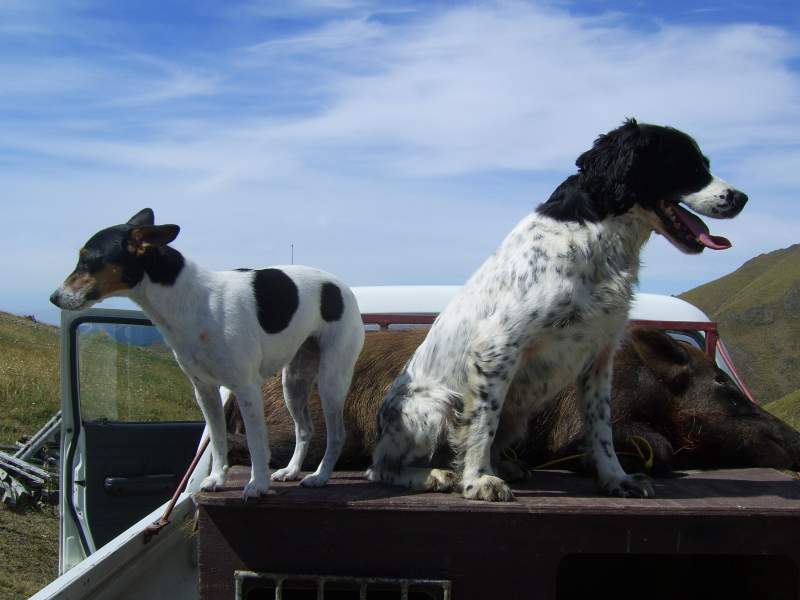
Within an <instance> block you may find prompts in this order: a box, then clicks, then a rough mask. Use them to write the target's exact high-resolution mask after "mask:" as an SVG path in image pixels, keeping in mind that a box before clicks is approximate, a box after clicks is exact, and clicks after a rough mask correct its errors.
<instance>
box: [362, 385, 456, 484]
mask: <svg viewBox="0 0 800 600" xmlns="http://www.w3.org/2000/svg"><path fill="white" fill-rule="evenodd" d="M409 380H410V377H409V375H408V373H403V374H402V375H400V377H398V379H397V380H395V383H394V385H393V386H392V388H391V389H390V390H389V392H388V394H387V395H386V398H384V401H383V404H382V406H381V410H380V414H379V417H378V422H379V429H380V439H379V440H378V443H377V445H376V446H375V450H374V451H373V454H372V466H371V467H370V468H369V469H368V470H367V472H366V477H367V479H369V480H370V481H377V482H383V483H388V484H390V485H397V486H402V487H407V488H410V489H413V490H422V491H436V492H450V491H452V490H453V488H454V487H455V485H456V483H457V478H456V475H455V473H454V472H453V471H451V470H446V469H437V468H430V467H418V466H411V465H412V464H413V463H419V462H427V463H428V464H430V463H431V462H432V457H433V456H434V454H435V453H436V452H437V451H438V450H440V449H441V447H442V446H445V447H446V444H447V438H446V432H447V429H448V421H449V420H450V419H451V418H452V415H453V412H454V404H455V403H456V402H455V400H454V398H453V395H452V394H451V393H449V392H448V391H447V390H445V389H442V388H440V387H437V386H435V385H431V386H426V385H422V384H420V385H415V386H411V385H410V383H409Z"/></svg>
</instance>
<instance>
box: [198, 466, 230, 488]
mask: <svg viewBox="0 0 800 600" xmlns="http://www.w3.org/2000/svg"><path fill="white" fill-rule="evenodd" d="M223 485H225V471H217V472H215V473H211V474H210V475H209V476H208V477H206V478H205V479H203V481H202V482H201V483H200V489H201V490H202V491H204V492H215V491H217V490H218V489H220V488H221V487H222V486H223Z"/></svg>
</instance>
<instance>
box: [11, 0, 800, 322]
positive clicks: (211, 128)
mask: <svg viewBox="0 0 800 600" xmlns="http://www.w3.org/2000/svg"><path fill="white" fill-rule="evenodd" d="M276 6H277V5H276V4H273V3H250V4H246V5H244V8H242V7H241V6H240V7H239V8H238V9H236V10H239V17H237V19H239V20H237V19H228V20H225V21H222V22H221V24H220V26H223V25H224V26H225V27H231V28H234V29H232V30H231V31H229V32H227V39H229V40H230V41H229V42H228V43H227V45H223V46H222V47H219V48H216V49H215V51H214V52H211V51H210V50H208V49H201V48H192V49H191V51H187V52H185V53H184V54H183V55H177V56H176V55H174V54H173V55H170V56H168V57H167V56H162V54H161V53H160V52H158V51H157V50H156V49H151V50H149V51H147V50H142V49H141V48H140V47H137V48H135V49H134V48H129V47H127V46H126V44H125V42H124V40H125V38H126V36H125V35H120V36H116V37H118V38H119V39H118V40H117V39H115V36H114V35H113V27H115V26H119V25H118V24H117V25H112V24H109V23H104V22H101V23H97V22H94V25H95V27H96V29H91V28H90V29H89V30H87V31H86V32H84V35H85V36H87V37H88V39H90V40H91V39H92V36H95V35H96V36H97V37H98V40H96V45H95V46H93V47H95V48H103V51H96V52H87V51H86V49H85V45H86V44H87V42H86V39H83V40H82V41H81V44H83V45H82V46H81V51H80V52H78V51H75V52H70V51H65V52H63V53H59V52H49V53H48V52H42V53H34V54H25V53H16V54H12V55H9V54H6V55H4V56H0V75H2V74H5V75H8V77H2V76H0V91H2V92H4V93H5V94H6V101H5V102H6V103H10V104H12V105H14V107H15V108H16V109H19V111H21V112H25V110H26V109H29V107H41V106H42V105H46V106H47V109H46V110H42V111H41V113H40V115H41V116H40V117H39V118H33V119H30V118H28V119H23V118H13V119H3V118H2V117H0V125H2V127H3V132H4V135H3V136H2V138H0V174H2V176H3V178H4V186H6V189H9V190H11V191H12V196H9V198H11V197H13V201H14V202H17V203H19V202H20V201H21V199H24V202H26V203H27V205H28V206H31V207H37V209H36V210H35V211H34V212H33V213H30V212H29V211H28V212H26V211H20V212H19V213H17V212H15V211H11V213H10V223H8V224H9V225H10V227H11V228H12V229H13V228H15V227H16V228H17V230H19V231H23V230H24V227H25V225H26V224H27V223H28V222H29V220H30V219H31V218H33V217H35V218H36V219H38V221H39V223H40V226H41V221H42V220H43V219H44V220H45V221H46V224H45V225H44V227H45V229H46V230H48V231H50V232H54V231H57V232H58V233H57V234H56V233H49V234H46V235H44V236H43V237H45V238H47V240H46V241H45V242H42V245H41V247H42V248H44V249H45V250H43V253H44V255H50V256H60V253H62V254H63V252H64V248H65V245H64V240H65V239H67V238H68V239H69V240H71V242H70V244H71V245H69V246H68V247H69V248H73V247H75V246H76V244H79V243H80V242H81V241H83V240H81V239H75V240H72V237H74V236H78V232H79V231H81V232H83V233H81V234H80V236H78V237H81V236H82V235H88V233H91V232H92V231H93V230H94V229H96V228H99V227H101V226H104V225H109V224H112V223H114V222H119V221H120V220H123V219H124V218H126V217H127V216H129V214H128V213H130V214H133V212H135V211H136V210H138V209H139V208H142V206H145V205H152V206H154V207H155V208H156V210H157V215H162V216H163V218H164V219H166V220H171V221H177V222H179V223H180V224H181V225H182V226H183V227H184V229H183V233H182V234H181V238H180V240H179V241H180V244H179V246H180V247H182V248H183V249H185V250H186V251H187V252H189V253H190V254H192V255H195V256H197V257H198V259H199V260H201V261H202V262H205V263H206V264H209V265H210V266H214V267H220V268H222V267H229V266H240V265H247V264H258V265H263V264H269V263H270V262H283V261H285V260H286V259H287V257H288V250H287V249H288V246H289V244H290V243H295V244H296V247H297V249H298V252H297V256H298V260H302V261H304V262H309V263H314V264H318V265H319V266H322V267H324V268H328V269H330V270H332V271H335V272H339V273H341V274H342V275H343V276H344V277H345V278H346V279H348V280H349V281H352V282H353V283H358V284H370V283H375V284H377V283H392V282H395V283H397V282H400V283H402V282H405V283H426V282H427V283H434V282H446V283H458V282H459V281H463V280H464V279H465V278H466V277H467V276H468V275H469V273H470V272H471V271H472V270H473V269H474V268H475V267H476V266H477V265H478V264H479V263H480V261H481V260H482V258H483V257H484V256H486V254H488V253H489V252H490V251H491V249H492V248H493V247H494V246H495V245H496V244H497V243H498V242H499V241H500V239H501V238H502V237H503V235H504V233H505V232H506V231H507V230H508V229H510V228H511V227H512V226H513V224H514V222H515V221H516V220H518V219H519V218H520V217H522V216H523V215H524V214H525V212H526V211H528V210H530V209H532V208H533V207H534V206H535V205H537V204H538V203H539V202H541V201H542V200H544V199H546V197H547V195H548V194H549V192H550V190H551V189H552V188H553V187H554V186H555V185H556V184H557V183H558V182H559V181H560V180H561V179H562V178H563V177H564V176H565V175H566V174H568V173H571V172H573V171H574V165H573V163H574V160H575V157H576V156H577V155H578V154H579V153H580V152H582V151H583V150H585V149H586V148H587V147H588V146H589V145H590V144H591V142H592V140H593V139H594V137H595V136H596V135H597V134H599V133H601V132H603V131H607V130H608V129H610V128H612V127H614V126H616V125H617V124H619V122H620V121H621V120H622V119H623V118H624V117H627V116H635V117H638V118H640V119H641V120H643V121H650V122H655V123H666V124H671V125H674V126H677V127H679V128H681V129H684V130H686V131H688V132H689V133H691V134H692V135H694V136H695V137H696V138H697V139H698V141H699V142H700V144H701V146H702V147H703V148H704V150H706V152H707V153H708V154H709V155H710V156H711V159H712V163H713V164H714V165H715V169H716V171H717V172H718V174H720V175H722V176H723V177H726V178H728V179H730V180H731V181H732V182H734V183H735V184H736V185H737V186H739V187H740V188H741V189H743V190H745V191H747V192H748V193H750V194H751V198H752V200H751V204H750V206H748V207H747V209H746V211H745V213H744V214H743V215H742V217H741V218H740V219H737V220H735V221H732V222H725V223H722V222H720V223H721V225H720V226H719V227H718V228H717V223H713V225H714V227H713V228H712V229H715V230H717V229H719V233H720V234H722V235H728V236H729V237H730V238H731V239H732V240H733V241H734V244H735V246H734V249H733V250H731V251H727V252H723V253H714V254H712V253H710V252H709V253H705V254H704V255H703V256H701V257H681V256H677V255H676V252H677V251H676V250H674V249H673V248H672V247H671V246H668V245H667V244H666V243H665V242H663V240H654V241H653V242H651V245H650V247H649V248H648V250H647V253H646V255H645V264H646V265H647V266H646V269H645V271H644V273H643V278H642V280H643V282H644V285H645V286H646V287H647V288H649V289H656V288H658V289H659V291H670V289H668V288H671V291H676V292H678V291H682V290H683V289H686V288H688V287H691V286H692V285H693V284H697V283H700V282H702V281H704V280H706V279H708V278H710V277H711V276H712V275H713V276H716V275H718V274H722V272H723V270H725V269H727V270H730V269H732V268H735V267H736V266H738V264H740V263H741V262H744V260H746V259H747V258H749V256H751V255H752V254H753V253H758V252H762V251H765V250H769V249H773V248H777V247H780V245H787V244H788V243H791V242H792V241H794V236H795V234H794V231H796V228H795V226H796V225H797V223H796V222H795V221H796V220H797V214H798V213H797V211H796V210H795V211H794V212H792V211H791V210H789V212H788V213H787V214H783V213H781V214H780V216H777V215H771V214H770V211H771V207H774V206H775V205H776V202H778V198H788V197H789V196H790V195H791V190H793V189H795V190H796V189H797V186H798V184H799V183H800V181H798V180H797V173H800V168H798V160H800V155H798V152H800V149H799V148H798V144H797V140H798V139H800V104H798V103H797V98H798V97H800V75H799V74H798V71H797V69H795V68H793V67H792V66H791V65H792V62H791V61H792V60H794V59H796V58H797V56H798V47H797V42H796V40H795V38H793V37H792V36H791V35H788V34H787V32H785V31H783V30H781V29H780V28H775V27H764V26H761V25H757V24H751V25H747V24H737V25H719V26H715V27H708V26H706V27H691V26H686V25H670V24H668V23H667V24H663V25H662V26H661V27H660V28H657V29H656V30H653V29H652V28H650V29H649V30H648V31H643V30H641V29H637V28H636V27H635V26H634V25H633V24H632V23H631V19H630V18H628V17H626V16H625V15H619V14H609V15H602V16H600V17H576V16H574V15H572V14H570V13H568V12H566V10H564V9H562V8H559V7H558V6H557V5H555V4H548V5H541V4H532V3H522V2H479V3H472V4H469V5H467V6H463V5H456V6H444V7H443V6H438V5H437V7H436V8H435V9H430V8H427V6H426V5H422V4H419V5H414V6H410V7H409V6H403V5H402V4H400V3H398V4H397V5H390V6H389V9H388V10H408V11H410V12H408V13H407V14H406V15H404V17H403V18H399V19H395V18H385V12H386V10H387V9H386V5H384V4H380V5H379V4H376V3H370V2H361V1H355V0H353V1H349V0H341V1H339V0H330V1H325V0H320V1H307V2H297V3H293V4H291V5H290V6H287V7H285V8H284V7H283V6H282V7H281V9H277V8H275V7H276ZM230 10H234V9H230ZM243 11H244V12H243ZM247 11H249V12H247ZM276 11H277V12H276ZM0 14H2V6H0ZM244 14H246V15H248V16H247V17H246V18H247V19H249V21H248V28H247V32H248V35H246V36H245V35H242V36H237V35H234V33H235V32H236V30H235V27H238V26H240V25H237V23H241V19H244V18H245V17H243V16H242V15H244ZM307 14H313V18H309V19H307V20H303V19H304V18H305V17H306V15H307ZM287 15H289V16H291V18H292V19H295V20H296V21H297V23H295V24H294V25H293V26H292V27H291V28H289V30H287V31H283V30H281V29H275V28H274V27H272V26H271V25H270V24H271V23H273V22H274V21H275V20H276V19H277V18H279V17H281V16H283V17H286V16H287ZM43 18H44V17H42V19H43ZM25 19H26V20H27V21H26V22H27V23H29V24H30V25H31V26H32V27H33V26H35V25H36V23H37V18H36V17H35V15H34V16H31V15H30V14H28V15H26V16H25ZM23 21H24V20H23V19H22V17H20V18H19V23H20V24H22V23H23ZM261 23H263V24H266V25H265V26H264V33H263V35H253V28H256V29H257V28H258V24H261ZM267 25H269V26H267ZM47 27H48V28H52V29H54V30H57V29H58V27H53V23H52V22H48V23H47ZM97 31H100V32H101V33H96V32H97ZM15 35H16V34H15ZM32 35H33V34H32ZM36 35H38V34H36ZM66 47H67V49H69V46H66ZM12 80H15V81H16V83H11V81H12ZM3 86H5V87H3ZM9 98H11V100H9ZM0 102H3V101H0ZM8 105H9V104H4V106H8ZM30 110H32V109H30ZM34 112H36V111H34ZM3 160H5V161H6V162H5V163H4V162H3ZM4 164H5V165H6V166H4ZM8 165H10V166H8ZM43 173H45V174H46V176H43V175H42V174H43ZM11 184H13V185H11ZM6 202H10V200H3V199H0V203H6ZM788 205H789V202H788V201H787V202H785V203H782V205H781V206H782V208H783V207H784V206H788ZM45 207H46V208H45ZM76 209H79V210H76ZM76 214H80V215H81V219H82V221H81V222H80V223H79V224H78V225H79V226H78V225H76V216H75V215H76ZM159 218H161V217H159ZM65 225H66V226H65ZM20 242H21V240H20ZM10 243H11V240H9V239H6V240H2V241H0V245H3V244H10ZM0 250H2V254H4V255H6V256H9V255H10V254H9V252H7V251H5V250H4V249H3V248H0ZM62 258H63V260H59V261H55V260H51V261H49V262H48V264H47V265H46V266H41V267H40V268H39V269H35V268H33V265H25V266H24V267H21V266H19V265H15V264H11V263H10V262H8V261H7V262H5V263H4V264H3V268H4V269H9V270H10V272H11V271H13V272H14V274H15V275H17V276H19V277H20V278H21V279H22V280H24V281H26V283H25V285H26V286H28V287H29V288H30V289H33V288H34V287H37V286H38V288H39V291H38V292H37V293H38V294H39V296H41V297H42V298H46V294H44V292H46V291H47V292H48V293H49V291H48V290H49V289H50V288H51V287H52V286H53V282H52V279H53V278H58V277H63V273H61V272H60V271H62V270H64V269H65V268H68V267H69V266H71V264H72V262H73V260H74V258H73V257H72V256H71V255H70V256H68V257H66V256H62ZM31 260H33V261H36V260H41V257H33V258H31ZM56 262H58V263H59V264H58V265H56ZM61 263H63V264H61ZM28 267H31V268H33V270H31V271H25V274H23V270H24V269H25V268H28ZM57 272H58V273H57ZM31 273H35V275H31ZM28 280H29V281H28ZM0 300H1V299H0ZM0 308H2V306H0Z"/></svg>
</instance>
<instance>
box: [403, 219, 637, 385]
mask: <svg viewBox="0 0 800 600" xmlns="http://www.w3.org/2000/svg"><path fill="white" fill-rule="evenodd" d="M641 231H642V228H641V227H639V226H638V225H637V223H636V222H635V217H630V218H627V219H626V218H619V219H615V220H613V221H611V222H604V223H600V224H585V225H578V224H575V223H560V222H557V221H554V220H552V219H549V218H547V217H542V216H540V215H537V214H536V213H534V214H531V215H529V216H528V217H526V218H525V219H523V220H522V221H521V222H520V223H519V224H518V225H517V226H516V227H515V228H514V229H513V230H512V231H511V233H509V235H508V236H507V237H506V239H505V240H504V241H503V243H502V244H501V245H500V247H499V248H498V250H497V251H496V252H495V253H494V254H493V255H492V256H491V257H489V258H488V259H487V260H486V261H485V262H484V264H483V265H482V266H481V267H480V268H479V269H478V271H476V272H475V274H474V275H473V276H472V277H471V278H470V280H469V281H468V282H467V284H466V285H465V286H464V288H463V289H462V291H461V292H460V294H459V295H458V296H457V297H456V298H455V299H454V300H453V301H452V302H451V303H450V305H449V306H448V307H447V308H446V309H445V310H444V311H443V312H442V314H441V315H440V316H439V318H438V319H437V321H436V323H435V324H434V326H433V328H432V329H431V333H430V334H429V336H428V337H427V338H426V340H425V341H424V342H423V344H422V346H420V348H419V350H418V351H417V352H416V353H415V355H414V357H413V358H412V359H411V362H410V363H409V367H408V368H409V371H410V372H412V373H413V377H414V378H421V379H425V380H434V381H437V382H440V383H443V384H444V385H446V386H447V387H448V388H449V389H450V390H452V391H453V392H455V393H456V394H459V395H460V394H462V393H463V391H464V387H465V386H466V383H467V371H466V363H467V360H466V359H467V353H468V348H469V346H470V345H471V344H474V342H475V340H476V338H478V337H480V336H491V335H494V333H495V331H497V330H505V329H516V330H519V329H522V333H523V334H522V335H521V338H523V339H520V340H511V343H512V344H513V343H520V344H524V345H525V349H524V350H523V356H524V363H525V364H526V365H527V367H528V368H527V370H529V371H530V370H532V371H535V372H539V373H540V374H541V376H542V377H549V378H551V381H553V378H555V379H558V380H563V385H568V384H569V383H572V382H574V378H575V375H576V373H577V371H578V370H579V369H580V368H581V367H583V366H584V364H585V362H586V360H588V358H589V357H590V356H591V355H593V354H595V353H596V352H597V346H598V342H599V341H600V340H609V341H611V342H612V343H613V342H614V341H615V340H616V336H617V335H618V332H619V331H620V328H621V327H622V325H623V324H624V322H625V321H626V319H627V315H628V308H629V305H630V300H631V298H632V295H633V288H634V286H635V284H636V281H637V276H638V270H639V258H638V255H639V250H640V248H641V245H642V244H643V243H644V241H645V240H646V239H647V236H646V235H642V234H641V233H640V232H641ZM476 316H477V317H478V318H477V319H476ZM517 325H522V327H521V328H520V327H519V326H517ZM509 326H510V327H509ZM545 371H546V374H545ZM557 387H558V386H556V385H552V384H551V385H550V386H549V393H548V397H551V396H552V395H554V394H555V393H557V392H558V391H560V390H559V389H557ZM562 387H563V386H562ZM546 399H547V398H539V400H546Z"/></svg>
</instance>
